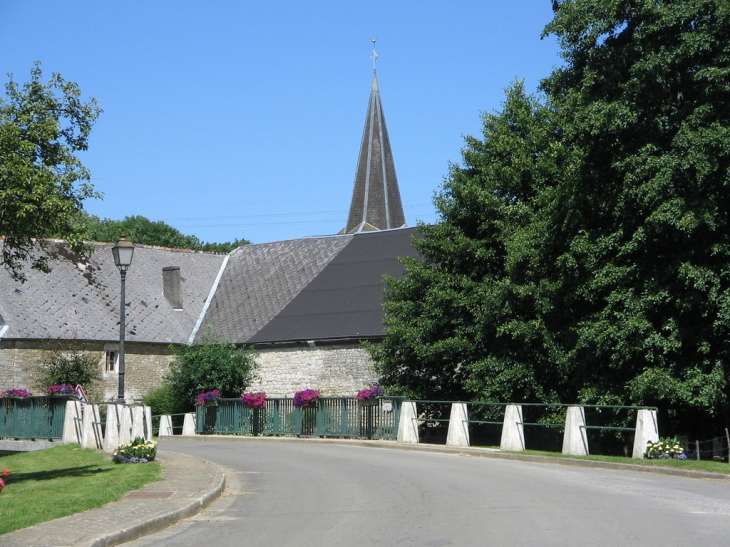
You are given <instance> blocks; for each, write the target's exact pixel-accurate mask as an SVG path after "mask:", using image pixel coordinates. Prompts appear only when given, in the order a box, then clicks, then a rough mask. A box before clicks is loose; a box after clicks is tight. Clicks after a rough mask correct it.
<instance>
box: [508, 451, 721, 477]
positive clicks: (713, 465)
mask: <svg viewBox="0 0 730 547" xmlns="http://www.w3.org/2000/svg"><path fill="white" fill-rule="evenodd" d="M505 452H507V451H505ZM508 453H509V454H529V455H531V456H548V457H550V458H568V459H572V460H587V461H596V462H610V463H624V464H631V465H643V466H647V467H675V468H678V469H687V470H689V471H705V472H708V473H724V474H726V475H730V464H727V463H725V462H713V461H708V460H699V461H697V460H690V459H687V460H671V459H661V460H647V459H643V460H638V459H637V460H635V459H633V458H627V457H624V456H568V455H565V454H561V453H559V452H545V451H542V450H525V451H524V452H508Z"/></svg>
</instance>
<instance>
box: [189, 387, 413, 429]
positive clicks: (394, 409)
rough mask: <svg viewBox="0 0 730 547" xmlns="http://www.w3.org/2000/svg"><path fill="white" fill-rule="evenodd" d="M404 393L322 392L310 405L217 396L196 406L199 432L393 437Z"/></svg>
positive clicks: (285, 400) (275, 400) (286, 401)
mask: <svg viewBox="0 0 730 547" xmlns="http://www.w3.org/2000/svg"><path fill="white" fill-rule="evenodd" d="M401 400H402V399H401V398H400V397H383V398H379V399H376V400H375V401H374V402H373V403H372V404H363V403H359V402H358V401H356V400H355V399H353V398H347V397H322V398H320V399H319V400H318V401H317V403H316V405H313V406H311V407H307V408H299V407H295V406H294V401H293V400H292V399H279V398H276V399H266V405H265V406H264V407H261V408H246V407H245V406H243V404H242V403H241V400H240V399H219V400H218V402H217V406H198V407H197V408H196V418H197V419H196V424H197V426H196V431H197V433H214V434H228V435H276V436H284V435H289V436H297V435H298V436H302V435H304V436H317V437H345V438H366V439H395V438H396V437H397V435H398V419H399V417H400V404H401Z"/></svg>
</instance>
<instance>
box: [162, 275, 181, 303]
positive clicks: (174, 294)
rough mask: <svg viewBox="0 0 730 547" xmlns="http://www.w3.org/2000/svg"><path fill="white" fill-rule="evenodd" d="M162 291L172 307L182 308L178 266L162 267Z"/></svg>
mask: <svg viewBox="0 0 730 547" xmlns="http://www.w3.org/2000/svg"><path fill="white" fill-rule="evenodd" d="M162 291H163V294H164V295H165V298H167V301H168V302H169V303H170V305H171V306H172V307H173V309H175V310H181V309H182V307H183V306H182V285H181V280H180V266H165V267H164V268H162Z"/></svg>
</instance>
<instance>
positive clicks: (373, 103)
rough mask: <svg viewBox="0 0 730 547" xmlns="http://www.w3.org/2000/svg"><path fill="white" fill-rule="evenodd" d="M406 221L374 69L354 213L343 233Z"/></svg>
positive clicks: (386, 228) (352, 204)
mask: <svg viewBox="0 0 730 547" xmlns="http://www.w3.org/2000/svg"><path fill="white" fill-rule="evenodd" d="M405 223H406V220H405V215H404V214H403V204H402V203H401V197H400V191H399V190H398V179H397V177H396V175H395V163H394V162H393V152H392V151H391V149H390V138H389V137H388V128H387V127H386V125H385V114H384V113H383V106H382V104H381V101H380V91H379V89H378V77H377V74H376V73H375V70H373V82H372V86H371V90H370V101H369V103H368V111H367V115H366V116H365V129H364V130H363V132H362V142H361V144H360V155H359V156H358V162H357V171H356V172H355V186H354V189H353V192H352V203H351V204H350V214H349V216H348V218H347V226H345V228H344V229H343V233H348V234H351V233H355V232H362V231H370V230H389V229H393V228H400V227H402V226H405Z"/></svg>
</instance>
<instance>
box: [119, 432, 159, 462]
mask: <svg viewBox="0 0 730 547" xmlns="http://www.w3.org/2000/svg"><path fill="white" fill-rule="evenodd" d="M155 456H157V443H156V442H154V441H145V440H144V439H143V438H142V437H136V438H135V439H134V440H133V441H132V442H131V443H127V444H123V445H122V446H120V447H119V448H117V449H116V450H115V451H114V454H112V460H113V461H114V463H147V462H151V461H153V460H154V459H155Z"/></svg>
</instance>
